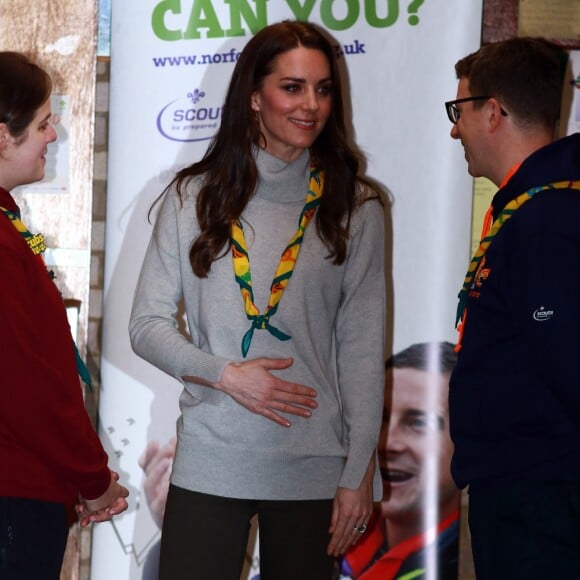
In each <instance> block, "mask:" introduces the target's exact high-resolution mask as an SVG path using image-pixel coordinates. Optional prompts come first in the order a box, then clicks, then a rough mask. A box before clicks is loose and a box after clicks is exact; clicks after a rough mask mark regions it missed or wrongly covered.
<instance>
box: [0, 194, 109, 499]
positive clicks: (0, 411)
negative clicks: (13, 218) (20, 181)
mask: <svg viewBox="0 0 580 580" xmlns="http://www.w3.org/2000/svg"><path fill="white" fill-rule="evenodd" d="M0 206H1V207H4V208H6V209H8V210H10V211H14V212H16V211H18V208H17V206H16V204H15V202H14V200H13V199H12V196H11V195H10V194H9V193H8V192H7V191H6V190H4V189H2V188H0ZM107 463H108V458H107V455H106V453H105V451H104V450H103V447H102V445H101V443H100V441H99V438H98V436H97V434H96V433H95V430H94V429H93V427H92V425H91V422H90V419H89V417H88V415H87V413H86V411H85V408H84V402H83V397H82V390H81V387H80V384H79V378H78V374H77V370H76V361H75V356H74V350H73V339H72V337H71V333H70V327H69V324H68V320H67V317H66V310H65V308H64V304H63V301H62V298H61V296H60V294H59V292H58V289H57V288H56V286H55V284H54V282H53V281H52V280H51V279H50V277H49V276H48V274H47V271H46V268H45V267H44V264H43V263H42V261H41V260H40V259H39V258H38V257H37V256H35V255H34V254H33V253H32V251H31V250H30V248H29V247H28V245H27V244H26V242H25V240H24V238H23V237H22V235H21V234H20V233H19V232H18V231H17V230H16V228H15V227H14V226H13V224H12V223H11V222H10V220H9V219H8V218H7V217H6V216H5V215H4V214H2V213H0V496H4V497H21V498H29V499H39V500H45V501H55V502H60V503H74V502H75V501H76V498H77V496H78V494H79V492H80V493H81V494H82V495H83V496H84V497H85V498H87V499H95V498H97V497H99V496H100V495H102V494H103V493H104V492H105V491H106V490H107V488H108V486H109V483H110V472H109V469H108V467H107Z"/></svg>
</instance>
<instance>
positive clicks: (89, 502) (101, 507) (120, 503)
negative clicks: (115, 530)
mask: <svg viewBox="0 0 580 580" xmlns="http://www.w3.org/2000/svg"><path fill="white" fill-rule="evenodd" d="M118 480H119V474H118V473H117V472H116V471H111V483H110V484H109V487H108V488H107V491H105V493H104V494H103V495H101V496H100V497H97V498H95V499H85V498H83V497H82V496H79V503H78V504H77V505H76V511H77V514H78V515H79V522H80V525H81V527H83V528H84V527H85V526H88V525H89V524H90V523H98V522H106V521H109V520H111V519H112V518H113V516H115V515H117V514H120V513H121V512H124V511H125V510H126V509H127V507H128V503H127V500H126V499H125V498H126V497H127V496H128V495H129V490H128V489H127V488H126V487H124V486H123V485H120V484H119V483H118Z"/></svg>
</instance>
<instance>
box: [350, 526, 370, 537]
mask: <svg viewBox="0 0 580 580" xmlns="http://www.w3.org/2000/svg"><path fill="white" fill-rule="evenodd" d="M353 529H354V531H355V532H358V533H359V534H361V535H362V534H364V533H365V532H366V531H367V525H366V524H361V525H360V526H354V528H353Z"/></svg>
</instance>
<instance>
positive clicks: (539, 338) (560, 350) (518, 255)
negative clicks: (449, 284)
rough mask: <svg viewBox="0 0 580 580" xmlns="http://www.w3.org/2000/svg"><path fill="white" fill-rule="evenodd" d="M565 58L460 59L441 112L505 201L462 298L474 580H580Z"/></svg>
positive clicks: (456, 407) (462, 436)
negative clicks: (453, 90)
mask: <svg viewBox="0 0 580 580" xmlns="http://www.w3.org/2000/svg"><path fill="white" fill-rule="evenodd" d="M566 62H567V54H566V53H565V52H564V51H563V50H561V49H559V48H557V47H556V46H553V45H552V44H550V43H548V42H546V41H544V40H542V39H532V38H514V39H511V40H507V41H504V42H498V43H494V44H491V45H488V46H485V47H483V48H481V49H480V50H479V51H477V52H475V53H473V54H470V55H469V56H467V57H465V58H463V59H461V60H459V61H458V62H457V64H456V65H455V70H456V73H457V78H458V79H459V85H458V91H457V99H456V100H454V101H450V102H447V103H446V104H445V106H446V110H447V114H448V116H449V120H450V121H451V122H452V123H453V127H452V129H451V137H452V138H453V139H458V140H460V141H461V144H462V145H463V148H464V151H465V158H466V160H467V165H468V171H469V173H470V174H471V175H473V176H474V177H476V176H484V177H487V178H489V179H490V180H491V181H492V182H493V183H494V184H495V185H497V186H498V188H499V190H498V192H497V193H496V194H495V196H494V198H493V201H492V206H491V208H490V212H489V216H490V217H489V219H488V221H487V223H486V225H484V233H483V238H482V241H481V244H480V247H479V249H478V250H477V251H476V253H475V255H474V257H473V259H472V261H471V263H470V265H469V269H468V271H467V275H466V277H465V281H464V284H463V288H462V289H461V292H460V300H459V308H458V328H459V330H460V338H459V343H458V345H457V349H458V363H457V366H456V367H455V370H454V371H453V374H452V376H451V381H450V395H449V404H450V427H451V436H452V438H453V441H454V444H455V451H454V455H453V460H452V474H453V477H454V479H455V482H456V483H457V484H458V486H459V487H461V488H463V487H465V486H467V485H469V492H470V507H469V526H470V529H471V538H472V549H473V554H474V562H475V570H476V574H477V578H478V580H488V579H489V580H502V579H504V578H505V579H508V578H509V579H510V580H514V579H516V580H517V579H522V580H523V579H525V580H534V579H540V578H576V577H578V574H579V572H578V571H579V570H580V379H579V378H578V370H577V369H578V357H579V356H580V134H574V135H571V136H568V137H565V138H562V139H559V140H554V135H555V130H556V126H557V122H558V120H559V114H560V104H561V97H562V87H563V79H564V72H565V68H566Z"/></svg>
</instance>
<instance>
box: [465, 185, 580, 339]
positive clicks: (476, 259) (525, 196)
mask: <svg viewBox="0 0 580 580" xmlns="http://www.w3.org/2000/svg"><path fill="white" fill-rule="evenodd" d="M547 189H578V190H580V181H557V182H554V183H548V184H547V185H540V186H537V187H532V188H530V189H528V190H527V191H524V193H522V194H520V195H518V196H517V197H516V198H515V199H512V201H510V202H509V203H508V204H507V205H506V206H505V207H504V208H503V210H502V211H501V212H500V214H499V215H498V216H497V219H496V220H495V221H494V222H493V225H492V226H491V229H490V230H489V232H488V233H487V235H485V236H484V237H483V238H482V240H481V242H480V244H479V248H477V250H476V252H475V254H474V256H473V258H472V259H471V262H470V263H469V268H468V269H467V274H466V275H465V280H464V281H463V286H462V287H461V290H460V292H459V304H458V306H457V317H456V319H455V327H456V328H457V330H458V331H459V340H458V342H457V346H456V347H455V350H456V351H459V350H460V349H461V342H462V339H463V333H464V331H465V322H466V318H467V308H466V306H467V296H468V293H469V288H470V286H471V283H472V282H473V278H474V276H475V273H476V272H477V268H478V266H479V264H480V262H481V260H482V258H483V257H484V256H485V253H486V252H487V249H488V248H489V246H490V244H491V242H492V241H493V238H494V237H495V236H496V234H497V232H499V230H500V229H501V228H502V226H503V225H504V224H505V223H506V222H507V221H508V220H509V219H510V218H511V217H512V216H513V215H514V213H515V212H516V211H517V210H518V209H520V207H522V205H524V203H526V202H527V201H529V200H530V199H532V197H534V195H536V194H537V193H539V192H540V191H545V190H547Z"/></svg>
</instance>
